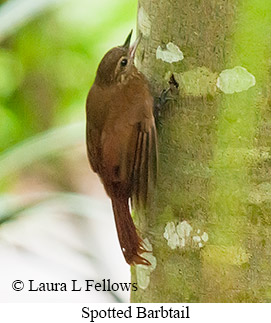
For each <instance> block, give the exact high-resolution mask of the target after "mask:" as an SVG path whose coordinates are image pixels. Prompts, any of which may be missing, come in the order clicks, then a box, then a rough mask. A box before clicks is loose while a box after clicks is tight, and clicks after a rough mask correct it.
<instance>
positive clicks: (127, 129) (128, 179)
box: [86, 30, 158, 265]
mask: <svg viewBox="0 0 271 323" xmlns="http://www.w3.org/2000/svg"><path fill="white" fill-rule="evenodd" d="M132 32H133V30H131V32H130V33H129V35H128V37H127V38H126V40H125V42H124V44H123V45H121V46H117V47H114V48H112V49H110V50H109V51H108V52H107V53H106V54H105V55H104V57H103V58H102V60H101V62H100V64H99V65H98V68H97V72H96V77H95V80H94V83H93V85H92V87H91V88H90V91H89V93H88V96H87V101H86V146H87V155H88V160H89V163H90V165H91V168H92V170H93V171H94V172H96V173H97V174H98V176H99V177H100V179H101V182H102V183H103V185H104V189H105V191H106V193H107V195H108V196H109V197H110V199H111V202H112V208H113V213H114V218H115V224H116V229H117V234H118V239H119V243H120V247H121V250H122V253H123V255H124V258H125V260H126V262H127V263H128V264H129V265H138V264H142V265H150V262H149V261H148V260H147V259H146V258H145V257H144V256H143V255H142V254H143V253H144V252H147V250H146V247H145V246H144V243H143V239H142V238H141V237H140V235H139V233H138V231H137V229H136V226H135V224H134V222H133V219H132V217H131V212H130V207H129V206H130V205H131V206H132V208H133V209H136V210H141V209H142V208H143V209H145V208H146V206H147V205H148V203H149V200H150V195H151V194H153V190H154V188H155V183H156V178H157V163H158V160H157V155H158V148H157V132H156V126H155V118H154V115H153V105H154V100H153V95H152V93H151V91H150V87H149V83H148V81H147V79H146V77H145V76H144V75H143V73H141V72H140V71H139V70H138V69H137V68H136V66H135V64H134V58H135V53H136V50H137V48H138V44H139V42H140V40H141V35H139V37H137V39H136V40H135V42H134V43H133V44H130V42H131V37H132Z"/></svg>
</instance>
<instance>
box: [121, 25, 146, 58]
mask: <svg viewBox="0 0 271 323" xmlns="http://www.w3.org/2000/svg"><path fill="white" fill-rule="evenodd" d="M132 33H133V30H131V31H130V34H129V35H128V37H127V38H126V40H125V43H124V45H123V47H124V48H126V49H127V50H129V56H130V57H131V59H134V58H135V52H136V49H137V46H138V44H139V43H140V40H141V37H142V35H141V34H140V35H139V36H138V37H137V39H136V40H135V42H134V43H133V44H132V45H131V46H130V43H131V37H132Z"/></svg>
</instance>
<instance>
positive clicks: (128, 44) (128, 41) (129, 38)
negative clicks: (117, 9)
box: [122, 29, 133, 50]
mask: <svg viewBox="0 0 271 323" xmlns="http://www.w3.org/2000/svg"><path fill="white" fill-rule="evenodd" d="M132 33H133V29H132V30H131V31H130V34H129V35H128V36H127V38H126V40H125V43H124V45H123V46H122V47H124V48H126V49H127V50H128V49H129V47H130V42H131V37H132Z"/></svg>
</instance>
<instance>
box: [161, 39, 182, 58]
mask: <svg viewBox="0 0 271 323" xmlns="http://www.w3.org/2000/svg"><path fill="white" fill-rule="evenodd" d="M156 58H157V59H161V60H162V61H164V62H167V63H175V62H179V61H182V60H183V59H184V56H183V52H182V51H181V50H180V48H179V47H178V46H177V45H175V44H173V43H172V42H169V43H168V44H167V45H166V48H165V49H163V48H162V47H161V46H158V47H157V50H156Z"/></svg>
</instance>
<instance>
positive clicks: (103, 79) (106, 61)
mask: <svg viewBox="0 0 271 323" xmlns="http://www.w3.org/2000/svg"><path fill="white" fill-rule="evenodd" d="M132 32H133V30H131V32H130V33H129V35H128V37H127V38H126V40H125V42H124V44H123V45H122V46H118V47H114V48H112V49H110V50H109V51H108V52H107V53H106V54H105V55H104V57H103V59H102V60H101V62H100V64H99V67H98V70H97V75H96V80H95V82H97V83H98V84H100V85H112V84H115V83H123V82H125V80H126V79H127V78H129V76H130V75H131V73H134V70H135V68H134V58H135V52H136V49H137V46H138V44H139V42H140V39H141V36H139V37H138V38H137V39H136V41H135V42H134V43H133V44H132V45H130V42H131V37H132Z"/></svg>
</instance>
